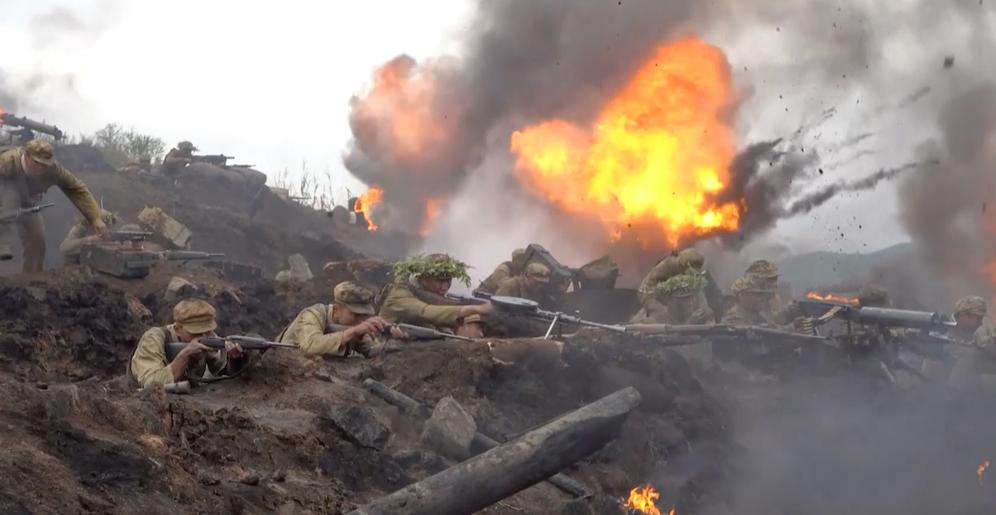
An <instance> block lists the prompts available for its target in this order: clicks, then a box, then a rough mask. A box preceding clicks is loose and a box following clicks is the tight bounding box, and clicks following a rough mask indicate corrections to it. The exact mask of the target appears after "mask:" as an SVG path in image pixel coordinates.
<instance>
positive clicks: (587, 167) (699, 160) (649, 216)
mask: <svg viewBox="0 0 996 515" xmlns="http://www.w3.org/2000/svg"><path fill="white" fill-rule="evenodd" d="M730 89H731V88H730V69H729V64H728V63H727V61H726V57H725V56H724V54H723V52H722V51H721V50H720V49H718V48H716V47H714V46H711V45H709V44H707V43H704V42H702V41H700V40H698V39H695V38H687V39H682V40H679V41H675V42H673V43H670V44H667V45H662V46H660V47H659V48H657V49H656V51H655V52H654V54H653V55H652V56H651V57H650V59H648V60H647V61H646V62H645V63H644V64H643V66H642V67H641V68H640V69H639V70H638V71H637V73H636V75H635V76H634V77H633V78H632V79H631V80H630V82H629V83H628V84H627V85H626V86H625V87H623V89H622V90H621V91H620V92H619V94H618V95H617V96H616V97H615V98H614V99H613V100H612V101H610V102H609V103H608V105H607V106H605V108H604V109H603V110H602V112H601V113H600V114H599V116H598V118H597V120H596V121H595V123H594V125H593V126H592V127H591V128H582V127H578V126H577V125H574V124H572V123H570V122H567V121H564V120H548V121H545V122H542V123H539V124H537V125H534V126H532V127H527V128H525V129H522V130H520V131H516V132H515V133H513V134H512V138H511V149H512V151H513V152H514V153H515V154H516V155H517V168H518V170H519V173H520V176H521V177H522V178H523V179H524V181H525V182H526V184H527V186H528V187H530V188H531V189H532V190H533V191H534V192H536V193H538V194H540V195H542V196H545V197H546V198H548V199H549V200H550V201H552V202H553V203H555V204H556V205H558V206H559V207H561V208H562V209H564V210H565V211H567V212H570V213H573V214H588V215H591V216H596V217H598V218H600V219H601V221H602V222H603V223H604V224H605V225H606V226H607V227H608V229H609V234H610V236H611V237H613V238H614V239H617V236H618V235H619V234H621V232H622V230H623V229H625V228H628V227H632V226H633V225H634V224H641V225H645V224H647V223H650V224H651V225H650V227H659V230H660V232H662V233H663V235H664V237H665V238H666V239H667V241H668V242H669V243H670V244H672V245H677V244H678V243H679V242H681V241H682V240H686V239H688V238H689V237H693V236H696V235H705V234H711V233H714V232H719V231H733V230H736V229H737V227H738V225H739V219H740V214H741V210H742V206H741V204H740V203H739V202H725V203H717V202H716V201H714V200H713V198H714V197H715V195H716V194H718V193H720V192H722V191H723V188H724V187H725V186H726V185H727V184H728V182H729V178H730V171H729V168H730V164H731V162H732V160H733V155H734V153H735V150H734V142H733V136H732V134H731V130H730V128H729V127H727V125H726V123H725V122H724V120H723V115H724V110H725V109H726V108H727V107H728V106H729V105H730V96H731V95H730ZM654 233H655V234H656V233H657V230H655V231H654Z"/></svg>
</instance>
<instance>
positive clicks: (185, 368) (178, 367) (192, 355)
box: [128, 300, 245, 387]
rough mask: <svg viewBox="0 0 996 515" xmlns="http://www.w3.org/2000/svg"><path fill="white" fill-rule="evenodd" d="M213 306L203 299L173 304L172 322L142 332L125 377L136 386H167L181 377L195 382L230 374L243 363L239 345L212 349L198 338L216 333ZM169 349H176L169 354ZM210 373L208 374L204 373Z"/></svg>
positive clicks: (230, 344)
mask: <svg viewBox="0 0 996 515" xmlns="http://www.w3.org/2000/svg"><path fill="white" fill-rule="evenodd" d="M217 327H218V324H217V322H216V321H215V309H214V307H212V306H211V305H210V304H208V303H207V302H204V301H203V300H184V301H181V302H180V303H178V304H177V305H176V306H174V307H173V323H172V324H170V325H167V326H165V327H153V328H152V329H149V330H148V331H146V332H145V334H143V335H142V338H141V339H140V340H139V341H138V346H137V347H136V348H135V352H134V353H133V354H132V356H131V361H129V362H128V376H129V377H130V378H131V379H132V380H134V381H135V382H136V383H137V384H138V385H140V386H142V387H147V386H151V385H163V386H169V385H172V384H174V383H178V382H180V381H183V380H185V379H186V380H190V381H193V382H198V381H199V380H202V379H208V380H210V378H211V377H222V376H225V375H231V374H233V373H236V372H238V371H240V370H241V369H242V367H243V366H244V365H245V360H244V356H245V355H244V354H243V352H242V348H241V347H239V345H238V344H235V343H232V342H225V349H224V350H212V349H211V348H209V347H207V346H206V345H204V344H203V343H201V339H202V338H205V337H208V336H216V335H215V332H214V330H215V329H216V328H217ZM171 348H173V349H175V348H179V350H178V352H176V353H175V354H172V353H171V352H170V350H171ZM207 372H210V377H209V376H207Z"/></svg>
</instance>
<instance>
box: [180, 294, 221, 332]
mask: <svg viewBox="0 0 996 515" xmlns="http://www.w3.org/2000/svg"><path fill="white" fill-rule="evenodd" d="M214 317H215V311H214V307H212V306H211V305H210V304H208V303H207V302H204V301H203V300H199V299H190V300H182V301H180V303H179V304H177V305H176V306H174V307H173V321H174V322H176V324H177V325H179V326H180V327H181V328H183V330H185V331H187V332H188V333H194V334H203V333H210V332H211V331H214V330H215V329H217V328H218V324H217V322H215V319H214Z"/></svg>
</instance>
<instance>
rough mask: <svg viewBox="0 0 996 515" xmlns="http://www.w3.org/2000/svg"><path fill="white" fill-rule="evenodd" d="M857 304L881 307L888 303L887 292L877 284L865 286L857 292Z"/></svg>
mask: <svg viewBox="0 0 996 515" xmlns="http://www.w3.org/2000/svg"><path fill="white" fill-rule="evenodd" d="M858 305H860V306H870V307H882V306H888V305H889V292H888V291H886V290H885V288H881V287H878V286H872V285H869V286H865V287H864V288H861V290H860V291H859V292H858Z"/></svg>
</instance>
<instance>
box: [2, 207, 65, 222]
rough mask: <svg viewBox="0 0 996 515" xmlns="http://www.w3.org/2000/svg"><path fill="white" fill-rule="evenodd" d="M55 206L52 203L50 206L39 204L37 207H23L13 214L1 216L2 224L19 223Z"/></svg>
mask: <svg viewBox="0 0 996 515" xmlns="http://www.w3.org/2000/svg"><path fill="white" fill-rule="evenodd" d="M54 205H55V204H52V203H51V202H50V203H48V204H39V205H37V206H31V207H22V208H19V209H15V210H14V211H13V212H10V213H3V214H0V224H12V223H17V222H18V221H20V220H21V218H22V217H24V216H27V215H32V214H35V213H38V212H40V211H41V210H42V209H46V208H50V207H52V206H54Z"/></svg>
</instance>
